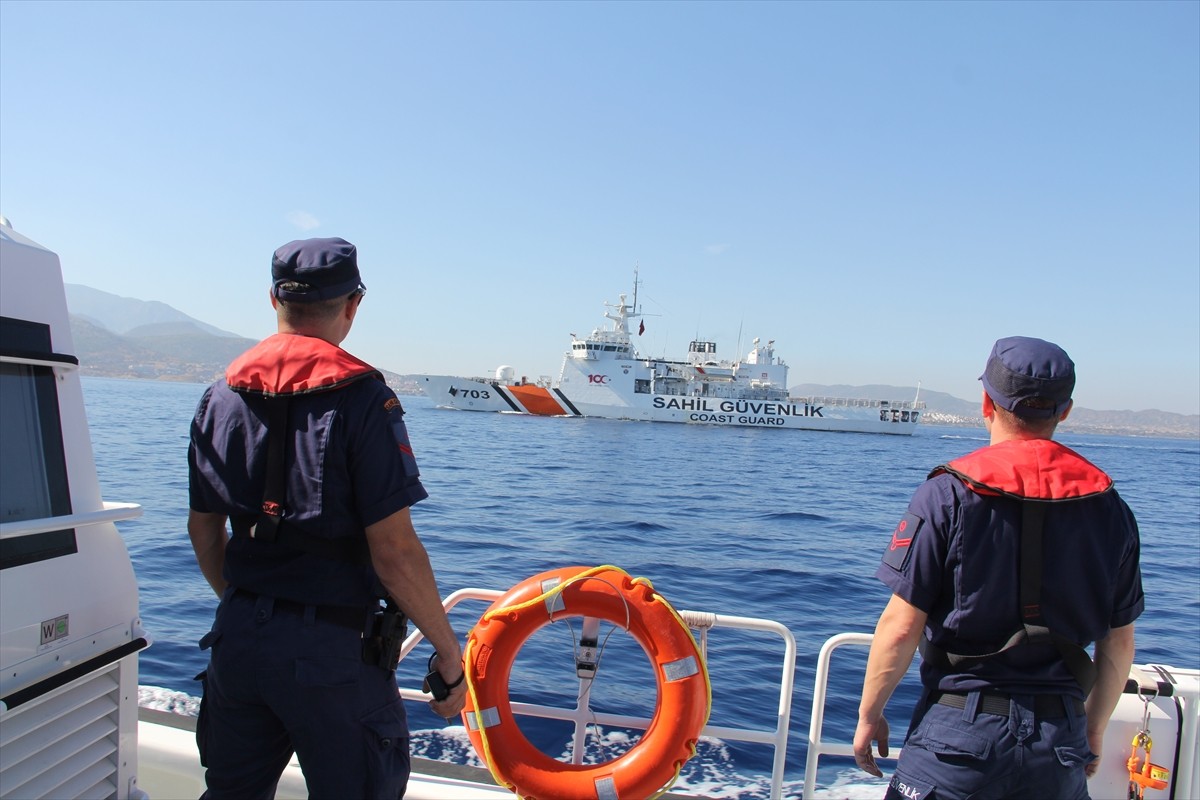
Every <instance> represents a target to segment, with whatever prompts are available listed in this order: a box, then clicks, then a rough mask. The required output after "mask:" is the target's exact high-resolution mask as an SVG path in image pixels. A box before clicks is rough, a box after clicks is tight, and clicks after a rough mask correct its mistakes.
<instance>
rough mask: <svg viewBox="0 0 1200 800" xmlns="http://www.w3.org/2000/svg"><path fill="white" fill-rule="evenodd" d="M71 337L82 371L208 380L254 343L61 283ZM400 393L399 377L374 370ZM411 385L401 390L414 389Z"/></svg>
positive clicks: (158, 306)
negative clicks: (63, 285) (65, 298)
mask: <svg viewBox="0 0 1200 800" xmlns="http://www.w3.org/2000/svg"><path fill="white" fill-rule="evenodd" d="M66 286H67V309H68V311H70V315H71V337H72V338H73V339H74V340H75V350H76V355H78V356H79V364H80V367H79V371H80V374H82V375H95V376H99V377H106V378H141V379H144V380H166V381H181V382H186V383H212V382H213V381H215V380H217V379H218V378H220V377H221V376H222V375H224V374H225V368H226V367H227V366H228V365H229V362H231V361H233V359H235V358H237V357H238V356H239V355H241V354H242V353H243V352H245V351H246V350H247V349H249V348H250V347H252V346H253V345H254V344H256V341H255V340H254V339H246V338H244V337H242V336H238V335H237V334H235V333H230V332H228V331H223V330H221V329H220V328H215V327H213V326H212V325H208V324H206V323H204V322H201V321H200V320H198V319H194V318H192V317H189V316H188V315H187V314H184V313H183V312H182V311H179V310H177V309H174V308H172V307H171V306H169V305H167V304H166V303H160V302H157V301H143V300H134V299H132V298H129V297H118V296H117V295H114V294H109V293H108V292H101V291H99V290H97V289H92V288H90V287H87V286H80V285H77V284H67V285H66ZM380 372H382V373H383V376H384V378H385V379H387V382H388V385H390V386H392V387H393V388H394V389H396V390H397V391H402V390H403V387H404V386H405V385H406V384H405V381H403V380H402V379H401V378H400V376H398V375H396V374H395V373H392V372H388V371H386V370H380ZM416 391H417V390H416V385H415V384H413V385H412V386H411V390H410V391H408V392H407V393H409V394H414V393H416Z"/></svg>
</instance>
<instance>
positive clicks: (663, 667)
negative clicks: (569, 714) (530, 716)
mask: <svg viewBox="0 0 1200 800" xmlns="http://www.w3.org/2000/svg"><path fill="white" fill-rule="evenodd" d="M567 617H595V618H598V619H602V620H606V621H608V622H610V623H612V624H614V625H617V626H619V627H621V628H623V629H625V630H627V631H628V632H629V633H630V634H632V636H633V637H634V639H636V640H637V642H638V643H639V644H641V646H642V648H643V649H644V650H645V651H646V654H647V655H648V656H649V657H650V660H651V661H652V662H653V664H654V673H655V681H656V684H657V688H658V702H657V704H656V706H655V709H654V716H653V718H652V719H651V721H650V725H649V727H648V728H647V729H646V731H645V733H644V734H643V736H642V738H641V740H640V741H639V742H638V743H637V744H636V745H634V746H633V747H632V748H631V749H630V750H628V751H627V752H625V753H624V754H623V755H622V756H620V757H619V758H616V759H613V760H612V761H607V762H604V763H602V764H567V763H564V762H562V761H558V760H556V759H554V758H551V757H550V756H548V755H546V754H545V753H543V752H542V751H541V750H539V749H538V748H537V747H535V746H534V745H533V744H532V743H530V741H529V740H528V739H527V738H526V737H525V735H524V734H523V733H522V732H521V729H520V728H519V727H518V726H517V723H516V720H515V718H514V716H513V712H512V708H511V706H510V704H509V697H508V687H509V672H510V671H511V670H512V666H513V662H514V661H515V660H516V656H517V651H518V650H520V649H521V646H522V645H523V644H524V643H525V642H526V640H528V639H529V637H530V636H532V635H533V633H534V632H535V631H537V630H538V629H540V628H542V627H543V626H545V625H548V624H550V623H551V622H554V621H557V620H561V619H564V618H567ZM464 660H465V662H466V670H465V671H466V675H467V687H468V691H467V702H466V706H465V707H464V709H463V722H464V724H465V726H466V728H467V733H468V734H469V735H470V737H471V743H472V744H473V745H474V746H475V751H476V752H477V753H478V754H479V757H480V758H481V759H482V760H483V761H484V763H486V764H487V765H488V768H489V769H490V770H491V772H492V776H493V777H494V778H495V779H496V782H497V783H499V784H500V785H502V786H506V787H508V788H509V789H510V790H511V791H513V792H514V793H516V794H518V795H520V796H521V797H523V798H527V800H575V799H576V798H578V800H618V798H620V800H642V798H651V797H657V796H658V795H659V794H661V793H662V792H664V791H666V789H667V788H669V787H670V785H671V784H672V783H674V781H675V778H676V777H677V776H678V775H679V770H680V768H681V767H682V766H683V765H684V763H685V762H686V761H687V760H688V759H689V758H691V757H692V756H693V755H695V753H696V742H697V740H698V739H699V738H700V732H701V731H702V730H703V728H704V725H705V723H707V722H708V714H709V709H710V707H711V705H712V689H711V687H710V685H709V681H708V670H707V668H706V667H705V665H704V658H703V656H702V655H701V653H700V649H699V647H697V645H696V640H695V639H694V638H693V637H692V633H691V631H690V630H689V629H688V627H687V625H686V624H685V623H684V622H683V620H682V619H680V617H679V614H678V613H676V611H675V609H674V608H672V607H671V605H670V604H669V603H668V602H667V601H666V600H665V599H663V597H662V596H661V595H659V594H658V593H657V592H655V591H654V587H653V586H651V585H650V582H649V581H648V580H646V579H645V578H631V577H630V576H629V573H627V572H625V571H624V570H622V569H619V568H617V567H612V566H602V567H590V568H589V567H566V568H564V569H558V570H551V571H549V572H543V573H541V574H540V575H535V576H533V577H532V578H529V579H527V580H525V581H522V582H521V583H519V584H517V585H516V586H514V587H513V588H512V589H510V590H509V591H508V592H507V593H506V594H504V595H503V596H502V597H500V598H499V599H498V600H496V602H494V603H492V605H491V607H489V608H488V610H487V611H485V612H484V613H483V616H482V617H480V619H479V622H478V623H477V624H476V625H475V627H474V628H472V630H471V633H470V635H469V636H468V637H467V647H466V653H465V656H464Z"/></svg>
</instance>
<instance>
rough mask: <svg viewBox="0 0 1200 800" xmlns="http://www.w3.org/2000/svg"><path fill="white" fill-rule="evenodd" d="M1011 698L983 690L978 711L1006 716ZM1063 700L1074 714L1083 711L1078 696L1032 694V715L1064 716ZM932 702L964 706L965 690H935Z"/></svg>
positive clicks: (957, 706)
mask: <svg viewBox="0 0 1200 800" xmlns="http://www.w3.org/2000/svg"><path fill="white" fill-rule="evenodd" d="M1011 699H1012V698H1011V697H1010V696H1009V695H1006V694H989V693H987V692H985V693H984V694H983V695H982V696H981V697H980V698H979V713H980V714H995V715H997V716H1000V717H1007V716H1008V711H1009V700H1011ZM1063 701H1066V704H1067V706H1069V707H1070V709H1071V710H1072V711H1073V712H1074V713H1075V715H1076V716H1078V715H1080V714H1082V713H1084V710H1083V701H1082V700H1079V699H1078V698H1075V697H1065V696H1064V695H1061V694H1035V695H1033V715H1034V716H1035V717H1041V718H1042V719H1052V718H1054V717H1065V716H1066V715H1067V712H1066V710H1065V707H1064V705H1063ZM933 702H934V703H936V704H938V705H939V706H950V707H951V708H966V707H967V695H966V693H965V692H935V693H934V694H933Z"/></svg>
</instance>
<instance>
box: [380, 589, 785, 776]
mask: <svg viewBox="0 0 1200 800" xmlns="http://www.w3.org/2000/svg"><path fill="white" fill-rule="evenodd" d="M502 594H503V592H499V591H495V590H492V589H459V590H458V591H456V592H454V593H453V594H451V595H450V596H449V597H447V598H446V599H445V600H444V601H442V605H443V606H444V607H445V609H446V611H447V612H449V611H450V609H452V608H454V607H455V606H456V605H458V604H459V603H460V602H462V601H463V600H480V601H483V602H486V603H489V604H490V603H492V602H494V601H495V600H496V599H497V598H499V597H500V596H501V595H502ZM679 616H680V617H681V618H682V619H683V621H684V622H685V623H687V625H688V626H689V627H690V628H692V629H693V631H698V632H699V637H698V641H699V644H700V652H701V653H702V654H703V655H704V656H705V657H706V658H707V655H708V633H709V631H710V630H711V629H713V628H738V629H741V630H750V631H760V632H762V633H766V634H771V635H776V636H779V637H780V638H781V639H782V640H783V662H782V664H781V668H780V674H779V704H778V706H777V708H776V713H775V725H774V727H773V728H736V727H728V726H723V725H713V724H709V725H706V726H705V727H704V730H703V731H702V733H704V734H705V735H708V736H712V737H715V738H718V739H722V740H733V741H739V742H752V743H757V744H764V745H770V746H771V747H773V748H774V757H773V759H772V761H771V795H770V796H771V798H772V800H778V798H780V797H782V796H783V774H784V766H785V762H786V760H787V740H788V724H789V721H790V719H791V711H792V688H793V683H794V680H795V674H796V640H795V637H793V636H792V632H791V631H789V630H788V629H787V627H786V626H784V625H782V624H781V623H778V622H775V621H773V620H767V619H757V618H754V617H734V616H727V615H724V614H713V613H711V612H707V611H684V610H680V611H679ZM422 639H424V635H423V634H422V633H421V632H420V631H419V630H415V631H414V632H413V633H411V634H409V636H408V638H407V639H405V640H404V645H403V646H402V647H401V650H400V658H401V660H403V659H404V658H405V657H407V656H408V654H409V653H411V652H412V650H413V648H415V647H416V646H417V644H419V643H420V642H421V641H422ZM400 694H401V696H403V697H404V698H406V699H408V700H414V701H426V700H428V699H429V695H428V694H426V693H425V692H423V691H421V690H420V689H410V688H404V687H401V689H400ZM512 710H513V713H514V714H522V715H525V716H531V717H540V718H543V719H555V720H563V721H567V722H574V723H575V742H574V752H575V753H576V754H582V753H583V752H584V744H585V742H584V735H585V731H586V727H587V724H588V723H600V724H606V725H614V726H618V727H623V728H637V729H639V730H645V729H646V728H648V727H649V726H650V720H649V719H645V718H642V717H631V716H625V715H620V714H606V713H597V712H594V711H591V710H590V709H589V708H588V707H587V705H586V695H584V698H583V701H582V703H581V704H580V706H579V707H577V708H574V709H566V708H559V707H556V706H544V705H539V704H535V703H513V704H512Z"/></svg>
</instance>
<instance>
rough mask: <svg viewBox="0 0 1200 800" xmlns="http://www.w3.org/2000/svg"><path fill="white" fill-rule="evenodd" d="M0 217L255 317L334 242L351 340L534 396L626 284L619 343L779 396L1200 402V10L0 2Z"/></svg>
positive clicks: (267, 327)
mask: <svg viewBox="0 0 1200 800" xmlns="http://www.w3.org/2000/svg"><path fill="white" fill-rule="evenodd" d="M0 203H2V205H0V211H2V212H3V214H4V215H5V216H7V217H8V218H9V219H10V220H11V221H12V223H13V225H14V227H15V228H16V229H17V230H18V231H20V232H22V233H24V234H25V235H27V236H30V237H32V238H33V239H35V240H37V241H40V242H42V243H43V244H45V245H47V246H49V247H51V248H52V249H54V250H57V251H58V253H59V254H60V256H61V258H62V261H63V271H64V274H65V277H66V279H67V281H68V282H72V283H81V284H85V285H87V286H91V287H94V288H96V289H101V290H104V291H107V292H112V293H114V294H118V295H123V296H126V297H135V298H139V299H143V300H161V301H163V302H166V303H169V304H170V305H172V306H174V307H176V308H178V309H180V310H181V311H184V312H186V313H187V314H190V315H192V316H194V317H196V318H198V319H201V320H203V321H205V322H208V323H211V324H213V325H216V326H218V327H220V328H224V329H226V330H229V331H233V332H236V333H239V334H241V335H244V336H248V337H253V338H260V337H263V336H266V335H268V334H270V333H271V332H273V329H274V318H273V315H272V313H271V310H270V306H269V304H268V300H267V291H268V286H269V264H270V256H271V253H272V251H273V250H274V249H275V247H277V246H278V245H280V244H282V243H284V242H286V241H289V240H291V239H296V238H304V237H309V236H342V237H345V238H347V239H349V240H350V241H352V242H354V243H355V244H357V245H358V247H359V251H360V263H361V267H362V271H363V276H364V280H365V281H366V283H367V285H368V287H369V290H370V291H369V293H368V296H367V298H366V301H365V303H364V305H363V307H362V309H361V313H360V316H359V321H358V323H357V325H356V327H355V330H354V331H353V333H352V334H351V336H350V338H349V339H348V340H347V342H346V347H347V349H349V350H351V351H353V352H355V353H357V354H358V355H360V356H362V357H364V358H366V359H368V360H370V361H373V362H374V363H376V364H377V365H378V366H380V367H383V368H386V369H389V370H393V371H395V372H401V373H410V372H444V373H452V374H463V373H466V374H472V375H478V374H490V373H491V372H492V371H493V370H494V369H495V367H496V366H497V365H500V364H509V365H512V366H514V367H515V368H516V369H517V370H518V374H526V375H529V376H531V377H533V376H537V375H542V374H547V375H557V372H558V366H559V362H560V360H561V355H562V353H563V352H564V351H565V350H566V349H567V347H568V345H569V334H570V333H572V332H574V333H578V334H584V333H586V332H587V331H589V330H591V329H592V328H593V327H596V326H598V325H599V324H601V323H602V322H603V321H604V320H603V317H602V314H603V311H604V309H603V306H602V303H603V301H605V300H609V301H615V300H616V299H617V296H618V294H619V293H621V292H628V291H629V290H630V288H631V284H632V279H633V270H634V267H635V266H640V269H641V277H642V280H643V281H644V284H643V287H642V292H641V299H642V300H643V301H644V304H645V310H646V312H647V313H648V314H651V315H653V316H648V317H647V318H646V329H647V330H646V334H645V335H644V336H643V337H642V338H641V339H640V340H639V345H640V347H641V349H642V350H643V352H647V353H650V354H654V355H662V354H666V355H674V356H679V355H680V354H682V353H683V352H684V351H685V350H686V347H687V343H688V341H689V340H691V339H692V338H695V337H697V336H699V337H702V338H705V339H711V340H715V341H717V342H718V348H719V352H720V354H722V355H724V356H727V357H729V356H733V355H734V354H735V350H736V345H737V342H738V337H739V333H740V334H741V337H742V342H743V349H745V348H747V347H748V345H749V340H750V339H751V338H752V337H754V336H760V337H762V338H764V339H768V338H772V339H775V340H776V342H777V344H776V347H777V351H778V353H779V355H781V356H783V357H784V358H785V359H786V360H787V361H788V363H789V364H790V365H791V367H792V369H791V382H792V383H793V384H795V383H801V382H815V383H825V384H836V383H849V384H867V383H890V384H895V385H915V384H916V382H917V381H921V382H922V384H923V386H924V387H925V388H927V389H931V390H938V391H945V392H950V393H951V394H954V395H957V396H959V397H963V398H967V399H974V398H976V397H978V394H979V390H980V389H979V383H978V382H977V380H976V379H977V378H978V376H979V374H980V372H981V371H982V368H983V363H984V360H985V358H986V356H987V353H988V350H989V348H990V347H991V344H992V342H993V341H994V340H995V339H996V338H998V337H1001V336H1009V335H1015V334H1021V335H1030V336H1040V337H1043V338H1048V339H1052V340H1055V341H1057V342H1059V343H1060V344H1062V345H1063V346H1064V347H1065V348H1066V349H1067V350H1068V351H1069V352H1070V353H1071V355H1072V356H1073V357H1074V359H1075V361H1076V363H1077V365H1078V372H1079V382H1078V386H1077V390H1076V401H1077V403H1078V404H1079V405H1081V406H1084V407H1087V408H1097V409H1123V408H1129V409H1148V408H1159V409H1163V410H1168V411H1176V412H1181V413H1188V414H1195V413H1200V4H1198V3H1196V2H1135V3H1122V2H1103V3H1100V2H1066V3H1055V2H1044V3H1033V2H1011V3H1009V2H1004V3H966V2H963V3H950V2H934V3H904V2H888V3H870V2H846V3H818V2H794V3H785V2H771V3H720V2H705V3H688V2H670V3H668V2H658V3H650V2H645V3H641V2H612V3H588V2H572V3H553V2H536V3H504V2H488V3H471V2H454V3H438V4H426V3H384V2H372V3H349V2H344V3H320V2H304V3H285V2H271V3H252V2H236V3H222V2H203V3H189V2H167V3H154V2H137V3H104V2H85V3H68V2H34V3H25V2H14V0H2V2H0Z"/></svg>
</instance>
